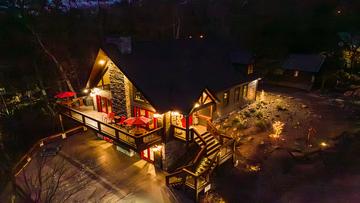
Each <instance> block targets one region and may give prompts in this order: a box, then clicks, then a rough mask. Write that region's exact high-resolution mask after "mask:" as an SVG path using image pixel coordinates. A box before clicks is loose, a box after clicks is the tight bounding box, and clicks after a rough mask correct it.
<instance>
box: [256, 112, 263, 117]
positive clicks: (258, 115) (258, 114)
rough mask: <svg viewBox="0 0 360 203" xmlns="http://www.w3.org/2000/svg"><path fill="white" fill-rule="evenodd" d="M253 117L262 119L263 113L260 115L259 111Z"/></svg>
mask: <svg viewBox="0 0 360 203" xmlns="http://www.w3.org/2000/svg"><path fill="white" fill-rule="evenodd" d="M255 116H256V117H257V118H262V117H263V113H262V112H261V111H257V112H256V113H255Z"/></svg>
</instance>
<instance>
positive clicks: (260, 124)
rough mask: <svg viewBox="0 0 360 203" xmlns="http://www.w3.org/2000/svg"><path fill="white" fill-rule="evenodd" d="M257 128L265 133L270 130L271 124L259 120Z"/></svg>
mask: <svg viewBox="0 0 360 203" xmlns="http://www.w3.org/2000/svg"><path fill="white" fill-rule="evenodd" d="M255 126H256V127H257V128H258V129H260V130H261V131H265V130H267V129H268V128H269V123H268V122H267V121H266V120H263V119H259V120H256V121H255Z"/></svg>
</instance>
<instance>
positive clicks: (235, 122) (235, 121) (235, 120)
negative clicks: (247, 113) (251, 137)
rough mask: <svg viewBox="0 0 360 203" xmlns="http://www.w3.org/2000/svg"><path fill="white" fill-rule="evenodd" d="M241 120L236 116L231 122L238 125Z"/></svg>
mask: <svg viewBox="0 0 360 203" xmlns="http://www.w3.org/2000/svg"><path fill="white" fill-rule="evenodd" d="M239 122H240V120H239V119H238V118H234V120H232V122H231V124H232V126H235V125H237V124H238V123H239Z"/></svg>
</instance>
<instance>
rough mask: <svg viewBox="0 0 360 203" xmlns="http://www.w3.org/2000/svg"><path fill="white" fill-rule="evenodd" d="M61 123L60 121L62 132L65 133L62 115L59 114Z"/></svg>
mask: <svg viewBox="0 0 360 203" xmlns="http://www.w3.org/2000/svg"><path fill="white" fill-rule="evenodd" d="M59 121H60V126H61V131H62V132H64V125H63V120H62V115H61V114H60V113H59Z"/></svg>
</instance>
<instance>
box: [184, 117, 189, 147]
mask: <svg viewBox="0 0 360 203" xmlns="http://www.w3.org/2000/svg"><path fill="white" fill-rule="evenodd" d="M185 123H186V146H187V147H188V146H189V141H190V140H189V135H190V131H189V129H190V128H189V127H190V126H189V124H190V122H189V116H188V115H186V116H185Z"/></svg>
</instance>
